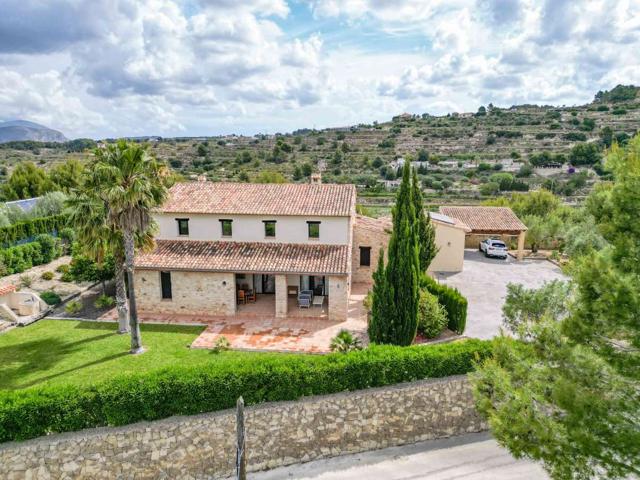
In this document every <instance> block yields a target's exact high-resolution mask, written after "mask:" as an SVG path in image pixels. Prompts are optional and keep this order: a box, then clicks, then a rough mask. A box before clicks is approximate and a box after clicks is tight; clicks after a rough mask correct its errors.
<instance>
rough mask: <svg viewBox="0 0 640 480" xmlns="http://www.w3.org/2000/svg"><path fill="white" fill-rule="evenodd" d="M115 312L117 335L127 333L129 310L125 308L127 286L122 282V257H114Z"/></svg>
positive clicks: (123, 270) (123, 269) (123, 271)
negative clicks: (116, 315)
mask: <svg viewBox="0 0 640 480" xmlns="http://www.w3.org/2000/svg"><path fill="white" fill-rule="evenodd" d="M115 263H116V265H115V270H116V271H115V277H116V310H118V333H127V332H128V331H129V308H128V307H127V286H126V283H125V281H124V275H125V268H124V255H120V254H118V255H116V259H115Z"/></svg>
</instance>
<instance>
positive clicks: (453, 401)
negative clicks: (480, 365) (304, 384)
mask: <svg viewBox="0 0 640 480" xmlns="http://www.w3.org/2000/svg"><path fill="white" fill-rule="evenodd" d="M485 429H486V425H485V423H484V422H483V421H482V420H481V419H480V417H479V416H478V415H477V413H476V411H475V408H474V406H473V398H472V395H471V389H470V386H469V384H468V381H467V379H466V377H449V378H443V379H435V380H428V381H421V382H414V383H407V384H401V385H395V386H391V387H384V388H375V389H369V390H361V391H357V392H350V393H341V394H335V395H327V396H321V397H310V398H307V399H303V400H300V401H297V402H284V403H272V404H264V405H259V406H254V407H249V408H248V409H247V410H246V435H247V445H246V446H247V452H248V469H249V471H257V470H263V469H269V468H274V467H278V466H282V465H288V464H292V463H298V462H306V461H310V460H314V459H318V458H326V457H332V456H336V455H343V454H347V453H356V452H362V451H366V450H372V449H378V448H385V447H390V446H394V445H403V444H407V443H413V442H418V441H424V440H431V439H436V438H444V437H450V436H454V435H461V434H465V433H470V432H478V431H481V430H485ZM234 441H235V412H234V411H230V410H227V411H224V412H218V413H211V414H203V415H196V416H191V417H173V418H169V419H166V420H159V421H155V422H142V423H138V424H134V425H130V426H127V427H118V428H101V429H93V430H85V431H82V432H76V433H70V434H62V435H52V436H50V437H42V438H39V439H35V440H28V441H25V442H21V443H16V442H12V443H7V444H4V445H0V478H6V479H9V480H17V479H50V478H74V479H111V478H134V477H135V478H136V479H147V478H148V479H152V478H153V479H155V478H161V479H170V478H186V479H205V478H224V477H227V476H231V475H232V474H233V469H234V461H235V445H234Z"/></svg>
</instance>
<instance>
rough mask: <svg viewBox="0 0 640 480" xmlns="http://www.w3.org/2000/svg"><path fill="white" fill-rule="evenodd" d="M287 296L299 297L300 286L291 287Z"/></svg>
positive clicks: (288, 288)
mask: <svg viewBox="0 0 640 480" xmlns="http://www.w3.org/2000/svg"><path fill="white" fill-rule="evenodd" d="M287 295H289V296H290V297H297V296H298V286H297V285H289V286H288V287H287Z"/></svg>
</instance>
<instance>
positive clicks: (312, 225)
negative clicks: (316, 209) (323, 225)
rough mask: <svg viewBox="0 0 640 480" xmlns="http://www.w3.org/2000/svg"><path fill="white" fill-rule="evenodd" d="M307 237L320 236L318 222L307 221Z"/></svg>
mask: <svg viewBox="0 0 640 480" xmlns="http://www.w3.org/2000/svg"><path fill="white" fill-rule="evenodd" d="M307 228H308V229H309V238H320V222H307Z"/></svg>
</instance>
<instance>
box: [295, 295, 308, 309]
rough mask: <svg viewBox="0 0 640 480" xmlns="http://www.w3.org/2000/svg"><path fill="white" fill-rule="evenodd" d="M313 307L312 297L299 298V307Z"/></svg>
mask: <svg viewBox="0 0 640 480" xmlns="http://www.w3.org/2000/svg"><path fill="white" fill-rule="evenodd" d="M310 306H311V297H309V296H307V295H300V296H299V297H298V307H300V308H309V307H310Z"/></svg>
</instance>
